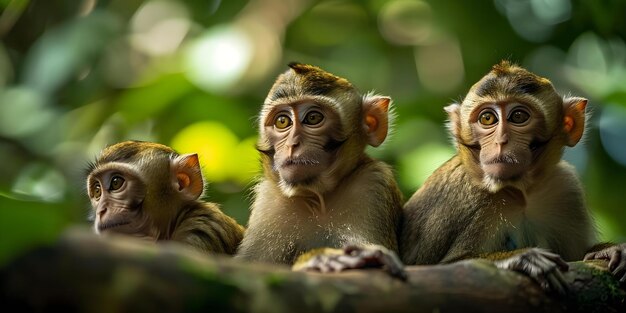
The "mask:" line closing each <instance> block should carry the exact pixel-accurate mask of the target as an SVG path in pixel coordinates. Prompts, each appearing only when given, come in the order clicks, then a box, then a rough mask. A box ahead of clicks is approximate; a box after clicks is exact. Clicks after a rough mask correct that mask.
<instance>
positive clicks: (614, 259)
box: [609, 249, 622, 271]
mask: <svg viewBox="0 0 626 313" xmlns="http://www.w3.org/2000/svg"><path fill="white" fill-rule="evenodd" d="M621 259H622V251H620V250H619V249H615V250H613V251H612V252H611V258H610V261H609V270H611V271H612V270H614V269H615V267H617V265H618V264H619V263H621Z"/></svg>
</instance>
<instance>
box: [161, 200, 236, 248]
mask: <svg viewBox="0 0 626 313" xmlns="http://www.w3.org/2000/svg"><path fill="white" fill-rule="evenodd" d="M243 232H244V228H243V227H242V226H241V225H239V224H238V223H237V222H236V221H235V220H234V219H232V218H231V217H229V216H227V215H226V214H224V213H223V212H222V211H221V210H220V209H219V208H218V207H217V206H216V205H214V204H211V203H204V204H198V205H197V206H195V207H193V208H192V209H189V210H187V211H184V212H183V213H182V214H181V215H180V216H179V218H178V220H177V224H176V227H175V229H174V232H173V233H172V237H171V239H172V240H174V241H179V242H182V243H185V244H188V245H190V246H193V247H195V248H197V249H199V250H201V251H204V252H217V253H225V254H230V255H232V254H235V251H236V249H237V246H238V245H239V243H240V242H241V239H242V238H243Z"/></svg>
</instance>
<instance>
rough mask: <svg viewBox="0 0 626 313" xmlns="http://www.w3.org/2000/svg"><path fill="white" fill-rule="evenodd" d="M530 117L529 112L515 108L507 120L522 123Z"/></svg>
mask: <svg viewBox="0 0 626 313" xmlns="http://www.w3.org/2000/svg"><path fill="white" fill-rule="evenodd" d="M529 118H530V114H528V112H526V111H524V110H515V111H513V112H512V113H511V115H510V116H509V122H511V123H515V124H523V123H525V122H526V121H528V119H529Z"/></svg>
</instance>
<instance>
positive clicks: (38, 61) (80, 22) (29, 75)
mask: <svg viewBox="0 0 626 313" xmlns="http://www.w3.org/2000/svg"><path fill="white" fill-rule="evenodd" d="M120 30H121V25H120V21H119V20H118V19H117V18H116V17H115V16H113V15H111V14H109V13H106V12H95V13H93V14H91V15H88V16H86V17H79V18H76V19H74V20H70V21H68V22H67V23H65V24H63V25H62V26H60V27H58V28H56V29H54V30H50V31H48V32H46V33H45V34H44V35H43V36H42V37H41V38H40V39H39V40H38V41H37V43H36V44H35V45H34V46H33V48H32V49H31V50H30V52H29V54H28V56H27V59H26V63H25V66H24V83H25V84H26V85H28V86H30V87H32V88H35V89H36V90H38V91H40V92H42V93H44V94H49V93H52V92H54V91H55V90H57V89H58V88H59V87H60V86H61V85H62V84H64V83H65V82H66V81H67V80H68V79H70V77H72V76H73V75H78V73H79V72H80V71H81V70H83V68H84V67H87V66H89V65H90V63H91V62H93V60H94V59H96V58H97V57H98V56H99V55H100V54H101V52H102V50H103V49H104V48H105V47H106V46H107V44H108V43H109V42H110V40H111V39H113V38H115V36H117V35H118V34H119V32H120Z"/></svg>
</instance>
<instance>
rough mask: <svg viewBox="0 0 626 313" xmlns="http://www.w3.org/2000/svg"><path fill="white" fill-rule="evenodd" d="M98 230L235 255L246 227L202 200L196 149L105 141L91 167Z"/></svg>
mask: <svg viewBox="0 0 626 313" xmlns="http://www.w3.org/2000/svg"><path fill="white" fill-rule="evenodd" d="M87 173H88V175H87V195H88V197H89V200H90V202H91V206H92V215H93V220H94V224H93V226H94V230H95V232H96V233H97V234H101V235H102V234H108V233H121V234H127V235H131V236H136V237H141V238H144V239H148V240H151V241H163V240H170V241H175V242H180V243H183V244H185V245H187V246H191V247H193V248H195V249H197V250H198V251H201V252H203V253H220V254H229V255H233V254H234V253H235V252H236V249H237V246H238V245H239V243H240V242H241V239H242V238H243V231H244V229H243V227H242V226H241V225H239V224H238V223H237V222H236V221H235V220H234V219H232V218H231V217H229V216H227V215H226V214H224V213H223V212H222V211H221V210H220V209H219V206H218V205H217V204H215V203H211V202H204V201H201V200H199V199H200V197H201V196H202V194H203V192H204V179H203V177H202V172H201V169H200V163H199V159H198V155H197V154H195V153H194V154H184V155H179V154H178V153H177V152H176V151H174V150H173V149H172V148H170V147H168V146H165V145H162V144H158V143H152V142H144V141H125V142H121V143H117V144H114V145H111V146H108V147H106V148H105V149H104V150H103V151H102V152H101V154H100V155H99V157H98V158H97V160H96V161H95V162H94V163H91V164H89V166H88V168H87Z"/></svg>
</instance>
